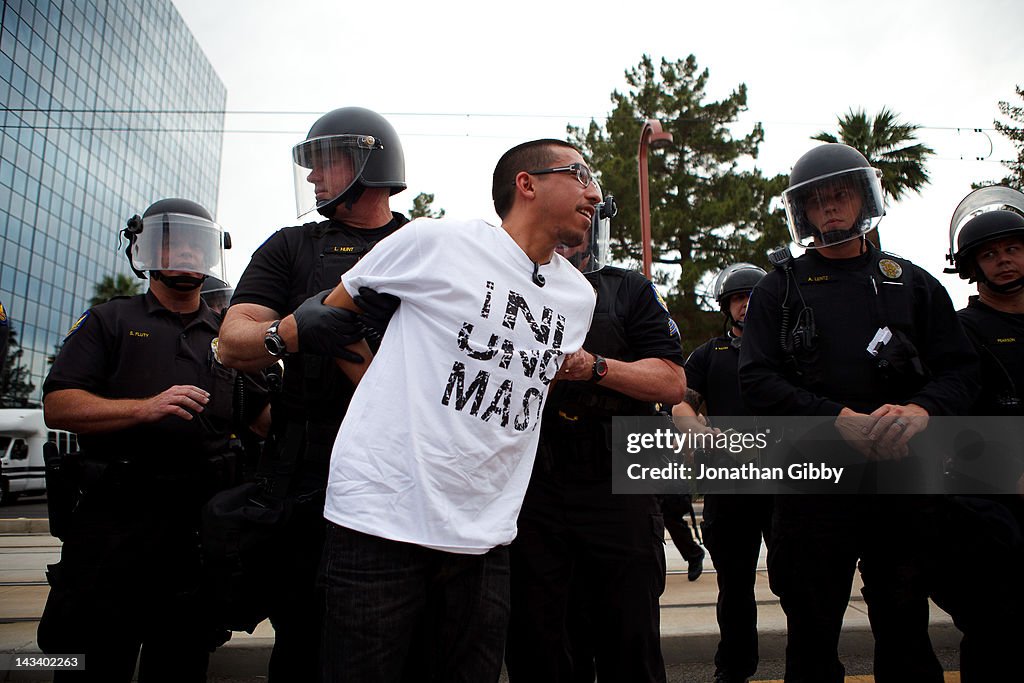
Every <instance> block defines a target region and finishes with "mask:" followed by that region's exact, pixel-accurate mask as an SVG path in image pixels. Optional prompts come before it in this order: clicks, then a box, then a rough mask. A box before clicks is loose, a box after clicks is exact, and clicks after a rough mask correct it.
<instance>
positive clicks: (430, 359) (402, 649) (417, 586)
mask: <svg viewBox="0 0 1024 683" xmlns="http://www.w3.org/2000/svg"><path fill="white" fill-rule="evenodd" d="M492 195H493V197H494V204H495V210H496V212H497V213H498V215H499V216H500V217H501V219H502V225H501V226H500V227H496V226H492V225H489V224H487V223H485V222H484V221H479V220H477V221H457V220H449V219H441V220H432V219H421V220H417V221H413V222H412V223H410V224H409V225H407V226H406V227H404V228H403V229H402V230H399V231H398V232H396V233H394V234H392V235H391V236H389V237H387V238H386V239H384V240H383V241H381V242H380V243H379V244H378V245H377V246H376V247H375V248H374V250H373V251H372V252H371V253H370V254H368V255H367V256H365V257H363V259H362V260H361V261H360V262H359V263H358V264H357V265H356V266H355V267H353V268H352V270H350V271H349V272H348V273H346V274H345V275H344V276H343V278H342V283H341V285H339V287H338V288H337V289H335V290H334V292H332V294H331V295H330V296H329V297H328V298H327V300H326V303H328V304H331V305H340V306H342V307H345V308H352V309H355V305H354V304H353V302H352V297H354V296H356V295H358V293H359V289H360V288H361V287H370V288H372V289H374V290H376V291H378V292H380V293H384V294H390V295H393V296H396V297H398V298H399V299H400V300H401V305H400V306H399V307H398V310H397V312H396V313H395V315H394V317H393V318H392V319H391V322H390V324H389V325H388V330H387V333H386V334H385V335H384V338H383V341H382V343H381V346H380V350H379V352H378V354H377V356H376V358H375V359H374V361H373V362H372V363H371V364H370V365H369V367H368V369H367V370H366V373H365V375H364V376H363V377H362V379H361V381H360V383H359V386H358V387H357V389H356V392H355V394H354V396H353V398H352V402H351V405H350V406H349V409H348V412H347V414H346V417H345V421H344V422H343V423H342V426H341V430H340V431H339V433H338V437H337V440H336V441H335V445H334V451H333V454H332V458H331V468H330V478H329V483H328V490H327V503H326V507H325V511H324V516H325V517H326V518H327V520H328V531H327V543H326V547H325V550H324V559H323V563H322V567H321V580H322V582H323V584H324V586H325V588H326V597H327V619H326V628H325V632H324V641H323V644H324V648H323V657H324V680H325V681H336V680H353V681H367V680H373V681H400V680H406V678H405V677H406V676H408V675H409V672H410V671H415V673H416V676H417V677H418V678H422V679H425V680H452V681H488V680H489V681H496V680H497V678H498V675H499V672H500V669H501V659H502V653H503V648H504V641H505V631H506V627H507V624H508V612H509V597H508V591H509V586H508V553H507V547H506V546H507V544H508V543H510V542H511V541H512V539H513V538H514V537H515V535H516V518H517V516H518V514H519V509H520V506H521V505H522V501H523V495H524V493H525V491H526V487H527V484H528V483H529V480H530V473H531V470H532V467H533V460H534V456H535V454H536V449H537V440H538V438H539V435H540V431H539V429H538V426H539V422H540V415H541V413H542V411H543V407H544V401H545V399H546V397H547V390H548V387H549V385H550V383H551V381H552V380H554V379H555V378H556V377H557V376H558V373H559V371H560V368H561V371H562V372H565V371H566V370H568V369H571V368H572V367H574V366H575V365H577V364H580V363H584V362H586V361H585V357H584V356H583V354H580V353H576V352H578V351H579V349H580V348H581V346H582V344H583V340H584V338H585V336H586V333H587V330H588V328H589V327H590V321H591V316H592V314H593V308H594V300H595V297H594V291H593V288H592V287H591V286H590V284H589V283H588V282H587V281H586V279H585V278H584V277H583V276H582V275H581V274H580V273H579V271H578V270H577V269H576V268H574V267H573V266H572V264H570V263H569V262H568V261H566V260H565V259H563V258H562V257H561V256H559V255H558V254H556V253H555V252H554V249H555V247H556V246H557V245H559V244H566V245H570V246H575V245H578V244H580V243H581V242H582V241H583V239H584V238H585V237H586V235H587V230H588V229H589V227H590V224H591V219H592V218H593V215H594V211H595V206H596V204H597V203H598V202H599V201H600V200H601V197H600V194H599V191H598V190H597V187H596V184H595V183H594V182H593V179H592V177H591V172H590V169H589V168H588V167H587V166H586V164H585V163H584V161H583V158H582V156H581V155H580V153H579V152H578V151H577V150H576V149H575V148H574V147H572V146H571V145H569V144H567V143H565V142H562V141H559V140H536V141H533V142H528V143H524V144H522V145H518V146H517V147H514V148H512V149H511V150H509V151H508V152H506V153H505V154H504V155H503V156H502V158H501V160H499V162H498V164H497V167H496V168H495V170H494V178H493V186H492ZM365 351H366V350H365V349H363V352H364V353H365Z"/></svg>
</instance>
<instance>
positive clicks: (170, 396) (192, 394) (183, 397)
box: [138, 384, 210, 422]
mask: <svg viewBox="0 0 1024 683" xmlns="http://www.w3.org/2000/svg"><path fill="white" fill-rule="evenodd" d="M209 402H210V392H208V391H206V390H205V389H200V388H199V387H197V386H193V385H191V384H176V385H174V386H173V387H171V388H170V389H167V390H165V391H162V392H160V393H159V394H157V395H156V396H153V397H151V398H147V399H145V400H143V401H142V409H141V410H140V411H138V416H139V419H140V420H141V421H142V422H156V421H158V420H162V419H163V418H165V417H167V416H168V415H175V416H177V417H180V418H181V419H183V420H191V419H192V416H193V415H194V414H197V413H201V412H203V408H205V407H206V404H207V403H209Z"/></svg>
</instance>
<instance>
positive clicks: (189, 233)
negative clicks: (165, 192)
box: [121, 198, 231, 291]
mask: <svg viewBox="0 0 1024 683" xmlns="http://www.w3.org/2000/svg"><path fill="white" fill-rule="evenodd" d="M121 234H122V235H123V236H124V237H125V238H126V239H127V240H128V247H127V248H126V249H125V254H126V255H127V256H128V262H129V263H130V264H131V267H132V270H134V271H135V274H136V275H138V276H139V277H140V278H145V274H144V272H145V271H149V273H150V275H151V276H152V277H153V278H154V279H158V280H161V281H162V282H165V283H166V284H167V285H168V286H170V287H172V288H174V289H178V290H182V291H188V290H192V289H195V288H196V287H199V286H200V285H201V284H202V283H203V280H204V279H205V278H207V277H215V278H218V279H221V280H223V279H224V250H225V249H229V248H230V247H231V238H230V236H229V235H228V233H226V232H224V230H223V229H222V228H221V227H220V226H219V225H217V224H216V223H215V222H214V221H213V216H211V215H210V212H209V211H207V210H206V209H205V208H203V207H202V206H201V205H200V204H197V203H196V202H193V201H191V200H188V199H179V198H170V199H161V200H160V201H157V202H154V203H153V204H152V205H150V207H149V208H148V209H146V211H145V213H143V214H142V216H138V215H135V216H132V217H131V218H129V219H128V223H127V227H125V228H124V229H123V230H122V231H121ZM172 270H174V271H184V272H186V273H191V275H176V276H173V277H170V276H164V275H162V272H163V271H172Z"/></svg>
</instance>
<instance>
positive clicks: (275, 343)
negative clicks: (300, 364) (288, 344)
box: [263, 323, 285, 356]
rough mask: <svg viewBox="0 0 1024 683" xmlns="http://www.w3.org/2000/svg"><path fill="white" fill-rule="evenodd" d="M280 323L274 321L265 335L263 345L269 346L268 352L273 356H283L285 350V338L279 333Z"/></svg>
mask: <svg viewBox="0 0 1024 683" xmlns="http://www.w3.org/2000/svg"><path fill="white" fill-rule="evenodd" d="M278 324H279V323H274V324H273V325H271V326H270V327H269V328H268V329H267V332H266V334H265V335H264V336H263V346H265V347H266V348H267V353H269V354H270V355H271V356H283V355H284V352H285V345H284V340H283V339H281V335H280V334H278V333H277V326H278Z"/></svg>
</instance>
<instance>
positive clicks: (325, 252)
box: [231, 213, 408, 424]
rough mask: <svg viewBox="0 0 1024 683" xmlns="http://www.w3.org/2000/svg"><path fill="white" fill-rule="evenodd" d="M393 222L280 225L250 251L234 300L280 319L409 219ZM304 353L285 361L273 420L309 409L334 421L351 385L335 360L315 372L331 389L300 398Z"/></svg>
mask: <svg viewBox="0 0 1024 683" xmlns="http://www.w3.org/2000/svg"><path fill="white" fill-rule="evenodd" d="M392 216H393V217H392V219H391V221H390V222H389V223H388V224H387V225H384V226H382V227H379V228H370V229H363V228H353V227H351V226H348V225H345V224H344V223H341V222H338V221H321V222H319V223H306V224H305V225H297V226H292V227H287V228H282V229H280V230H278V231H277V232H275V233H274V234H273V235H271V236H270V237H269V238H268V239H267V241H266V242H264V243H263V244H262V245H261V246H260V247H259V248H258V249H257V250H256V252H255V253H254V254H253V255H252V260H251V261H250V262H249V265H248V266H247V267H246V269H245V272H244V273H242V277H241V278H240V279H239V281H238V285H237V286H236V287H235V292H234V295H233V296H232V297H231V303H232V304H258V305H260V306H265V307H267V308H270V309H272V310H274V311H277V313H278V314H279V315H280V316H281V317H284V316H286V315H289V314H290V313H292V312H293V311H294V310H295V309H296V308H298V307H299V305H300V304H301V303H302V302H303V301H305V300H306V299H308V298H309V297H311V296H313V295H314V294H316V293H318V292H322V291H324V290H326V289H333V288H334V287H336V286H337V284H338V282H339V281H340V279H341V276H342V275H343V274H345V273H346V272H348V270H349V269H350V268H351V267H352V266H354V265H355V264H356V263H357V262H358V261H359V259H361V258H362V257H363V256H365V255H366V254H367V253H368V252H369V251H370V249H372V248H373V246H374V245H375V244H376V243H377V242H379V241H380V240H382V239H384V238H385V237H387V236H388V235H390V234H391V233H393V232H395V231H396V230H398V228H400V227H401V226H402V225H404V224H405V223H407V222H408V220H407V219H406V218H405V217H404V216H402V215H401V214H398V213H394V214H392ZM302 359H303V354H302V353H297V354H294V355H290V356H287V357H286V358H285V360H284V363H285V373H284V387H283V393H282V396H281V398H282V399H283V400H282V401H281V402H280V404H277V403H275V406H274V413H275V420H274V421H275V423H277V422H278V420H279V419H282V418H285V417H287V416H286V415H285V413H288V414H295V416H296V417H297V419H305V418H306V417H307V416H308V415H309V410H310V408H311V407H313V408H316V409H317V410H320V409H323V410H325V411H326V412H327V413H328V414H327V415H326V416H321V417H324V419H325V420H327V421H330V422H334V423H335V424H337V423H338V422H340V421H341V418H342V416H344V414H345V410H346V408H347V406H348V402H349V399H350V398H351V394H352V390H353V387H352V385H351V383H350V382H348V380H347V379H345V378H344V376H343V375H341V373H340V372H338V371H337V368H336V367H334V364H333V362H330V363H328V364H327V365H326V366H325V369H321V370H320V371H318V374H326V375H329V376H330V378H331V382H332V383H333V386H334V387H335V389H334V390H332V391H331V393H330V398H329V399H326V400H315V399H314V400H313V401H312V403H314V404H315V405H314V406H310V405H307V404H306V403H304V402H303V401H302V399H301V397H302V396H303V395H304V393H308V392H304V389H303V376H304V375H305V374H306V368H305V366H304V364H303V361H302Z"/></svg>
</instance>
